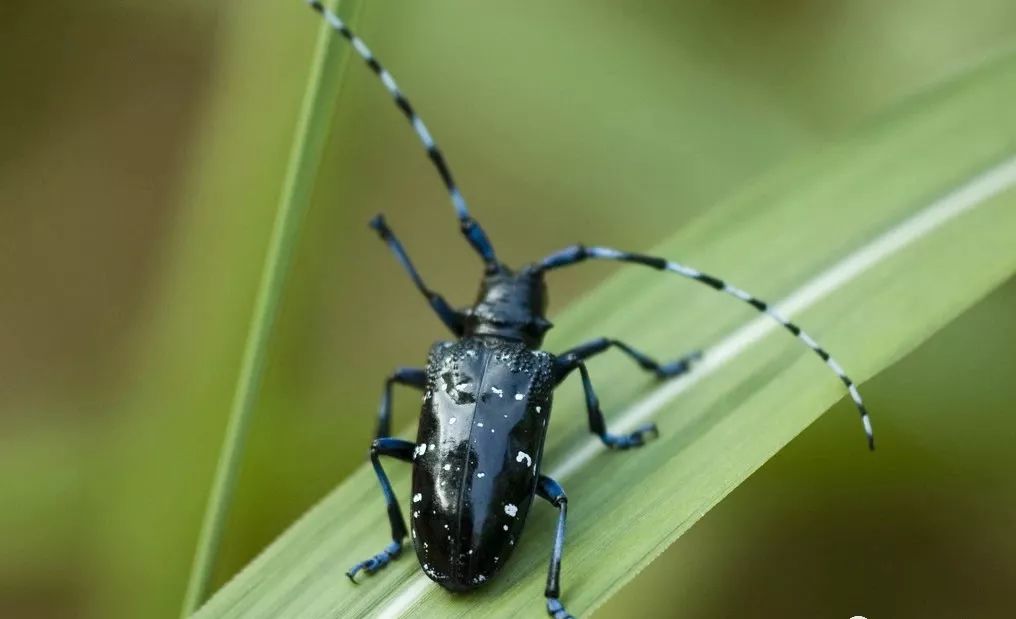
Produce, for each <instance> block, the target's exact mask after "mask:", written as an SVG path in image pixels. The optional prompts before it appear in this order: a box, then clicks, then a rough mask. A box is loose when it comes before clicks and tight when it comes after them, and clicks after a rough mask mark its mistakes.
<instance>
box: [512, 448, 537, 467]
mask: <svg viewBox="0 0 1016 619" xmlns="http://www.w3.org/2000/svg"><path fill="white" fill-rule="evenodd" d="M523 460H525V462H526V468H527V469H528V468H529V467H531V466H533V459H532V458H531V457H530V456H529V454H527V453H526V452H524V451H520V452H519V453H518V455H517V456H515V461H516V462H522V461H523Z"/></svg>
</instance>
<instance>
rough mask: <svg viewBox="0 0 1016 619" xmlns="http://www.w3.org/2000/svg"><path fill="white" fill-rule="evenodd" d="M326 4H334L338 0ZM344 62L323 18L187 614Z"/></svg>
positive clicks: (202, 590)
mask: <svg viewBox="0 0 1016 619" xmlns="http://www.w3.org/2000/svg"><path fill="white" fill-rule="evenodd" d="M330 4H332V5H334V4H337V2H335V3H330ZM347 4H349V5H354V6H353V8H352V11H353V12H354V13H355V12H356V7H357V6H358V5H359V3H358V2H349V3H347ZM308 12H309V11H308ZM312 18H314V17H313V16H312V15H309V16H308V19H312ZM348 60H349V51H348V49H347V46H346V45H345V44H344V42H343V41H341V40H339V39H338V38H337V37H335V36H334V34H333V33H332V31H331V29H330V28H329V27H328V26H327V24H325V23H324V22H321V26H320V27H319V31H318V39H317V45H316V47H315V51H314V59H313V61H312V63H311V70H310V75H309V77H308V81H307V89H306V92H305V93H304V99H303V104H302V106H301V112H300V118H299V120H298V124H297V128H296V134H295V137H294V141H293V150H292V151H291V153H290V156H289V163H288V166H287V170H286V178H285V182H284V185H283V189H282V194H281V196H280V198H279V206H278V210H277V212H276V216H275V222H274V224H273V227H272V235H271V238H270V240H269V243H268V250H267V252H266V254H265V263H264V268H263V269H262V274H261V281H260V283H259V285H258V292H257V299H256V301H255V304H254V311H253V314H252V316H251V323H250V328H249V331H248V333H247V340H246V343H245V344H244V352H243V360H242V365H241V367H240V373H239V376H238V377H237V382H236V389H235V392H234V395H233V402H232V405H231V407H230V412H229V421H228V425H227V427H226V435H225V438H224V439H223V444H222V450H221V452H220V453H219V462H218V465H217V467H216V471H215V479H214V481H213V482H212V489H211V492H210V494H209V498H208V504H207V507H206V510H205V515H204V519H203V521H202V524H201V532H200V534H199V538H198V544H197V550H196V552H195V554H194V563H193V566H192V568H191V574H190V579H189V581H188V584H187V592H186V594H185V597H184V604H183V613H182V616H184V617H189V616H190V615H191V614H193V612H194V611H195V610H197V608H198V607H199V606H200V605H201V603H202V602H203V601H204V600H205V598H206V597H207V594H208V588H209V585H210V582H211V578H212V570H213V567H214V563H215V556H216V554H217V552H218V548H219V545H220V542H221V538H222V533H223V526H224V524H225V520H226V516H227V513H228V510H229V504H230V501H231V499H232V496H233V489H234V486H235V484H236V476H237V470H238V468H239V464H240V459H241V456H242V454H243V446H244V438H245V436H246V432H247V425H248V423H249V421H250V417H251V413H252V411H253V408H254V403H255V401H256V399H257V394H258V389H259V387H260V385H261V377H262V373H263V368H264V360H265V354H266V350H267V347H268V341H269V339H270V337H271V332H272V325H273V323H274V321H275V316H276V312H277V309H278V305H279V300H280V298H281V297H282V291H283V289H284V287H285V277H286V273H287V270H288V267H289V263H290V260H291V257H292V255H293V250H294V247H295V246H296V240H297V237H298V233H299V227H300V222H301V220H302V218H303V213H304V211H305V210H306V209H307V205H308V204H309V203H310V194H311V191H312V188H313V185H314V179H315V177H316V175H317V170H318V167H319V164H320V161H321V156H322V153H323V152H324V147H325V143H326V138H327V136H328V126H329V121H330V120H331V117H332V114H333V111H334V108H335V103H336V101H337V99H338V94H339V86H340V83H341V81H342V74H343V72H344V70H345V67H346V65H347V64H348Z"/></svg>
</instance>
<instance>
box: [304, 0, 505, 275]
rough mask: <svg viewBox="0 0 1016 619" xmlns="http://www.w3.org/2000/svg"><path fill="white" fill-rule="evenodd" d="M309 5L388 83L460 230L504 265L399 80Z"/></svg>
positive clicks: (494, 265)
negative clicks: (440, 183)
mask: <svg viewBox="0 0 1016 619" xmlns="http://www.w3.org/2000/svg"><path fill="white" fill-rule="evenodd" d="M306 1H307V4H309V5H310V6H311V8H313V9H314V10H315V11H317V12H318V13H320V14H321V15H322V16H323V17H324V19H325V21H327V22H328V25H330V26H331V27H332V28H333V29H334V30H335V31H336V32H338V33H339V34H340V35H342V37H343V38H344V39H346V40H347V41H349V43H350V44H351V45H352V46H353V49H354V50H356V53H357V54H359V55H360V57H361V58H363V60H364V62H366V63H367V66H368V67H370V68H371V70H372V71H374V73H375V74H377V76H378V78H379V79H380V80H381V83H382V84H384V87H385V89H387V90H388V93H389V94H390V95H391V96H392V98H393V99H394V100H395V105H396V106H397V107H398V108H399V109H400V110H402V113H403V114H404V115H405V117H406V118H407V119H408V120H409V124H410V125H412V126H413V131H414V132H416V135H417V137H418V138H420V142H422V143H423V147H424V148H425V149H426V150H427V155H428V156H429V157H430V160H431V161H432V162H433V163H434V167H435V168H437V172H438V174H440V175H441V180H442V181H444V184H445V188H446V189H447V190H448V196H449V197H450V198H451V201H452V206H454V207H455V214H456V216H457V217H458V218H459V228H460V229H461V230H462V234H464V235H465V237H466V239H467V240H468V241H469V244H470V245H472V246H473V249H475V250H476V252H477V253H478V254H480V257H481V258H483V262H484V264H485V265H486V268H487V271H488V272H493V271H497V270H498V269H499V268H500V266H499V263H498V261H497V256H495V255H494V247H493V245H491V244H490V240H489V239H488V238H487V234H486V233H485V232H484V231H483V228H481V227H480V224H479V223H478V222H477V221H476V220H475V219H473V216H472V215H470V214H469V207H468V206H467V205H466V199H465V198H463V197H462V192H461V191H459V187H458V185H456V184H455V180H454V179H453V178H452V171H451V169H450V168H449V167H448V163H447V162H446V161H445V158H444V155H443V154H441V150H440V149H438V147H437V143H436V142H435V141H434V138H433V137H431V135H430V131H428V130H427V126H426V125H424V124H423V120H422V119H421V118H420V117H419V116H418V115H417V114H416V111H415V110H414V109H413V106H412V105H410V103H409V99H407V98H406V96H405V95H404V94H402V91H401V90H399V86H398V84H396V83H395V78H393V77H392V74H391V73H389V72H388V70H387V69H385V68H384V67H383V66H381V63H380V62H378V60H377V58H375V57H374V53H373V52H371V51H370V48H369V47H367V44H366V43H364V42H363V39H361V38H360V37H358V36H356V35H355V34H354V33H353V31H352V30H350V29H349V26H347V25H346V22H344V21H342V19H341V18H340V17H339V16H338V15H336V14H335V13H334V12H333V11H331V10H330V9H329V8H328V7H326V6H325V5H324V4H322V3H321V2H320V1H319V0H306Z"/></svg>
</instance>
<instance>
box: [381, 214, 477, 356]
mask: <svg viewBox="0 0 1016 619" xmlns="http://www.w3.org/2000/svg"><path fill="white" fill-rule="evenodd" d="M370 227H371V228H374V229H375V230H377V233H378V234H379V235H380V236H381V240H383V241H384V242H385V243H387V244H388V248H389V249H391V250H392V253H394V254H395V258H396V259H397V260H398V261H399V264H401V265H402V268H403V269H405V270H406V273H408V274H409V279H411V280H413V283H414V284H415V285H416V289H417V290H419V291H420V293H421V294H422V295H423V296H424V297H426V298H427V302H428V303H430V306H431V307H432V308H434V311H435V312H436V313H437V317H438V318H440V319H441V322H443V323H445V326H447V327H448V328H449V329H451V332H452V333H454V334H455V335H456V336H457V337H462V329H463V323H464V318H463V316H462V313H461V312H459V311H457V310H454V309H452V306H450V305H448V302H447V301H445V299H444V297H442V296H441V295H439V294H438V293H436V292H434V291H433V290H431V289H430V288H427V285H426V284H424V283H423V278H422V277H420V274H419V273H417V272H416V267H414V266H413V263H412V261H411V260H410V259H409V255H408V254H407V253H406V250H405V249H403V247H402V243H400V242H399V239H397V238H396V237H395V233H394V232H392V231H391V228H389V227H388V224H387V223H386V222H385V218H384V217H383V216H382V215H377V216H375V217H374V219H372V220H370Z"/></svg>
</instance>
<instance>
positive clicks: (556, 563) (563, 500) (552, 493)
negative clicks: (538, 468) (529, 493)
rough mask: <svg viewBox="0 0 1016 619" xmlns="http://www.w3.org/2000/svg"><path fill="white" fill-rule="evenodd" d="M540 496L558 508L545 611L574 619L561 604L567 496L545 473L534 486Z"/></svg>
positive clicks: (565, 618) (558, 618) (557, 617)
mask: <svg viewBox="0 0 1016 619" xmlns="http://www.w3.org/2000/svg"><path fill="white" fill-rule="evenodd" d="M536 492H537V494H539V495H540V497H542V498H544V499H546V500H548V501H550V503H551V505H553V506H554V507H556V508H557V509H558V516H557V530H556V532H555V533H554V551H553V553H551V555H550V569H549V570H548V571H547V589H546V590H545V591H544V595H546V596H547V613H549V614H550V616H551V617H553V618H554V619H575V618H574V617H572V616H571V615H570V614H568V611H567V610H565V609H564V606H563V605H562V604H561V600H560V597H561V557H562V555H563V554H564V527H565V521H566V520H567V519H568V497H567V496H565V494H564V489H563V488H561V485H560V484H559V483H557V482H556V481H554V480H553V479H551V478H549V477H547V476H546V475H540V481H539V483H538V484H537V486H536Z"/></svg>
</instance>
